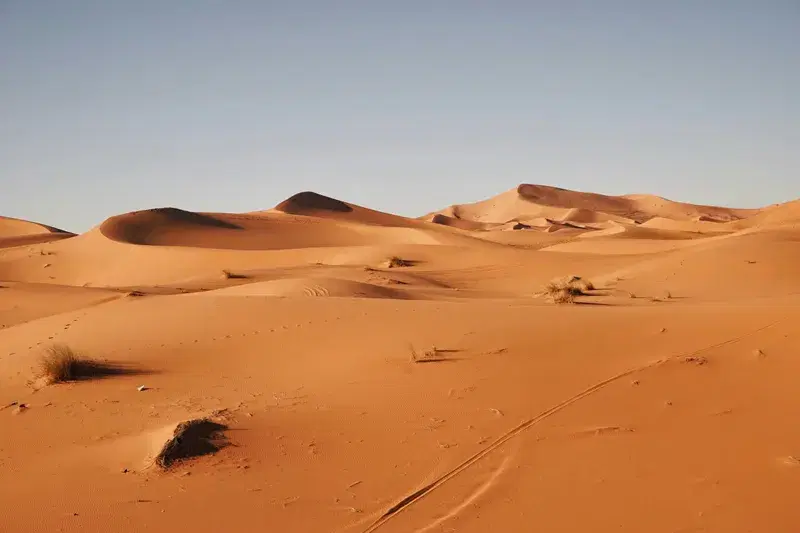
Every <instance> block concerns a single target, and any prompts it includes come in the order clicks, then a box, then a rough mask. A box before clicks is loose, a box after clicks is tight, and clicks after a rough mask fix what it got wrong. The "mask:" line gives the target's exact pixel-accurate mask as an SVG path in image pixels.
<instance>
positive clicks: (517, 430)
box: [363, 319, 784, 533]
mask: <svg viewBox="0 0 800 533" xmlns="http://www.w3.org/2000/svg"><path fill="white" fill-rule="evenodd" d="M783 320H784V319H780V320H776V321H775V322H772V323H770V324H767V325H766V326H762V327H760V328H758V329H755V330H753V331H750V332H748V333H744V334H742V335H740V336H738V337H734V338H732V339H728V340H726V341H722V342H718V343H716V344H712V345H710V346H706V347H704V348H699V349H697V350H694V351H691V352H682V353H679V354H675V355H671V356H668V357H665V358H662V359H658V360H656V361H652V362H650V363H647V364H645V365H641V366H638V367H635V368H631V369H629V370H626V371H624V372H622V373H619V374H616V375H614V376H612V377H610V378H608V379H605V380H603V381H600V382H599V383H596V384H594V385H592V386H591V387H589V388H587V389H584V390H583V391H581V392H579V393H578V394H576V395H574V396H571V397H570V398H567V399H566V400H564V401H562V402H561V403H559V404H556V405H555V406H553V407H551V408H549V409H547V410H546V411H543V412H542V413H540V414H538V415H536V416H534V417H533V418H529V419H528V420H526V421H524V422H522V423H521V424H519V425H517V426H516V427H514V428H512V429H511V430H509V431H508V432H506V433H505V434H503V435H502V436H500V437H499V438H498V439H497V440H495V441H494V442H492V443H491V444H489V445H488V446H487V447H486V448H484V449H483V450H480V451H479V452H477V453H475V454H474V455H472V456H470V457H468V458H467V459H465V460H464V461H463V462H461V463H460V464H458V465H457V466H455V467H454V468H452V469H451V470H450V471H448V472H446V473H445V474H443V475H441V476H440V477H438V478H437V479H435V480H434V481H432V482H431V483H429V484H428V485H425V486H424V487H422V488H421V489H419V490H417V491H415V492H413V493H411V494H409V495H408V496H406V497H405V498H403V499H402V500H400V501H399V502H397V503H396V504H395V505H393V506H392V507H390V508H389V509H388V510H387V511H386V512H384V513H383V514H382V515H381V516H380V517H379V518H378V519H377V520H375V521H374V522H372V523H371V524H370V525H369V526H368V527H367V528H366V529H364V530H363V533H371V532H373V531H376V530H377V529H378V528H380V527H381V526H383V525H384V524H386V523H387V522H388V521H389V520H391V519H392V518H394V517H395V516H397V515H398V514H399V513H401V512H402V511H404V510H406V509H408V508H409V507H410V506H411V505H413V504H414V503H416V502H418V501H420V500H421V499H422V498H424V497H425V496H427V495H428V494H430V493H431V492H433V491H434V490H436V489H437V488H439V487H440V486H442V485H443V484H445V483H446V482H448V481H449V480H451V479H453V478H454V477H456V476H457V475H458V474H460V473H461V472H463V471H464V470H466V469H467V468H469V467H470V466H472V465H473V464H475V463H477V462H478V461H480V460H481V459H483V458H484V457H486V456H487V455H489V454H490V453H491V452H493V451H494V450H496V449H497V448H499V447H500V446H502V445H503V444H505V443H506V442H508V441H509V440H511V439H513V438H514V437H516V436H517V435H519V434H521V433H522V432H523V431H525V430H526V429H529V428H530V427H532V426H534V425H536V424H538V423H539V422H541V421H542V420H545V419H546V418H549V417H551V416H553V415H554V414H556V413H558V412H559V411H562V410H564V409H565V408H566V407H568V406H570V405H572V404H574V403H576V402H578V401H580V400H582V399H584V398H586V397H587V396H591V395H592V394H594V393H595V392H597V391H599V390H601V389H603V388H605V387H606V386H608V385H610V384H612V383H614V382H616V381H619V380H620V379H623V378H625V377H628V376H630V375H632V374H635V373H637V372H642V371H644V370H648V369H650V368H655V367H657V366H660V365H663V364H664V363H667V362H668V361H671V360H674V359H678V358H680V357H691V356H694V355H699V354H702V353H704V352H707V351H709V350H713V349H715V348H720V347H722V346H727V345H729V344H733V343H736V342H739V341H741V340H743V339H745V338H747V337H750V336H752V335H756V334H758V333H761V332H762V331H765V330H767V329H770V328H772V327H773V326H775V325H777V324H778V323H780V322H782V321H783Z"/></svg>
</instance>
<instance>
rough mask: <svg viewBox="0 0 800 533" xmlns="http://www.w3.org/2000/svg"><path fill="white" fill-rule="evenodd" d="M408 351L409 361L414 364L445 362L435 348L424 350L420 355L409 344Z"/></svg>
mask: <svg viewBox="0 0 800 533" xmlns="http://www.w3.org/2000/svg"><path fill="white" fill-rule="evenodd" d="M409 349H410V351H411V360H412V361H413V362H415V363H434V362H437V361H444V360H445V358H444V357H443V356H442V355H441V352H440V350H438V349H437V348H436V346H431V348H430V349H429V350H425V351H424V352H422V353H419V352H417V350H416V349H415V348H414V346H413V345H411V344H410V345H409Z"/></svg>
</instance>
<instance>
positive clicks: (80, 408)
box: [0, 184, 800, 533]
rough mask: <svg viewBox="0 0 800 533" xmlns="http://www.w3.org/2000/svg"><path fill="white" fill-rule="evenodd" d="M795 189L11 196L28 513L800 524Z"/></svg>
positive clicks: (8, 229)
mask: <svg viewBox="0 0 800 533" xmlns="http://www.w3.org/2000/svg"><path fill="white" fill-rule="evenodd" d="M787 200H788V201H787V202H785V203H782V204H776V205H770V206H764V207H762V208H760V209H733V208H727V207H713V206H703V205H693V204H687V203H680V202H675V201H670V200H667V199H664V198H660V197H657V196H651V195H627V196H606V195H601V194H592V193H584V192H576V191H569V190H565V189H559V188H556V187H550V186H543V185H527V184H526V185H520V186H519V187H516V188H514V189H512V190H509V191H507V192H504V193H501V194H499V195H498V196H495V197H493V198H490V199H488V200H484V201H480V202H477V203H473V204H463V205H452V206H450V207H446V208H444V209H442V210H440V211H438V212H435V213H430V214H428V215H425V216H422V217H419V218H407V217H402V216H398V215H393V214H389V213H384V212H380V211H375V210H371V209H368V208H367V207H362V206H358V205H354V204H350V203H347V202H345V201H342V200H337V199H334V198H329V197H327V196H323V195H320V194H316V193H312V192H303V193H299V194H297V195H295V196H292V197H291V198H288V199H286V200H284V201H282V202H280V203H278V204H277V205H276V206H275V207H274V208H272V209H268V210H265V211H256V212H250V213H241V214H226V213H194V212H189V211H184V210H180V209H176V208H160V209H152V210H147V211H138V212H133V213H127V214H121V215H119V216H115V217H112V218H110V219H108V220H106V221H104V222H102V223H100V224H98V225H97V226H96V227H94V228H93V229H91V230H90V231H88V232H85V233H82V234H79V235H74V234H71V233H68V232H66V231H62V230H59V229H56V228H54V227H50V226H45V225H43V224H40V223H37V222H34V221H23V220H18V219H11V218H0V422H1V425H0V502H2V503H1V504H0V531H2V532H3V533H6V532H7V533H16V532H34V533H38V532H42V533H43V532H48V533H49V532H58V531H64V532H78V531H81V532H82V531H109V532H128V531H130V532H134V531H157V532H161V531H164V532H166V531H175V530H185V531H191V532H193V533H201V532H209V533H211V532H215V533H216V532H219V531H230V532H238V531H243V532H245V531H281V532H298V533H316V532H320V533H367V532H373V531H378V532H381V533H423V532H426V533H427V532H431V533H445V532H459V533H483V532H487V531H496V532H529V531H542V532H545V531H546V532H587V531H591V532H596V533H605V532H609V533H610V532H615V533H618V532H631V533H633V532H637V533H638V532H645V531H646V532H649V533H662V532H663V533H679V532H681V533H688V532H701V531H702V532H726V533H739V532H741V533H744V532H769V533H783V532H786V533H796V532H798V531H800V503H798V502H800V497H799V496H798V495H800V423H799V422H798V421H800V391H799V389H798V376H800V200H792V199H787ZM42 222H47V223H48V224H50V223H52V224H58V221H42ZM569 280H572V281H573V282H574V281H580V282H581V283H582V286H581V287H580V288H578V289H577V290H575V291H574V294H573V293H570V298H569V299H568V300H566V301H561V303H558V301H554V298H553V296H554V294H555V292H554V290H553V288H554V285H553V284H555V287H556V288H558V287H561V289H563V288H564V286H565V284H567V283H568V282H569ZM559 284H560V285H559ZM556 300H558V299H557V298H556ZM53 350H55V351H56V352H57V353H58V350H62V351H63V350H68V351H71V353H73V354H74V355H75V357H76V358H77V359H76V360H79V361H80V362H82V364H83V367H81V368H83V370H82V371H78V370H80V369H79V368H78V367H77V366H76V367H75V368H74V369H73V370H75V371H74V372H73V373H72V374H70V375H66V376H61V378H62V379H54V378H53V376H49V377H48V374H47V370H46V368H45V367H44V366H43V364H44V363H45V362H46V361H47V357H52V355H51V356H48V355H47V354H48V353H49V352H52V351H53ZM86 368H90V369H91V370H90V371H86ZM198 420H202V421H207V422H208V423H209V424H213V431H211V430H209V431H208V432H206V433H203V432H194V433H193V432H187V433H185V434H181V433H179V432H177V431H176V428H181V427H184V426H182V424H183V423H186V422H188V421H198ZM176 438H177V439H176ZM170 443H171V444H173V445H175V446H174V447H173V448H169V447H168V446H167V445H168V444H170ZM168 448H169V449H171V450H175V449H177V448H181V449H182V450H183V453H181V454H179V455H180V456H176V457H170V458H169V459H170V460H169V461H164V460H163V459H164V453H165V450H167V449H168Z"/></svg>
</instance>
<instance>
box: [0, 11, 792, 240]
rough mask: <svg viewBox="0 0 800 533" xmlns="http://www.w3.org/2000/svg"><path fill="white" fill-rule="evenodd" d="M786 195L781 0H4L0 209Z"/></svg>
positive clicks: (787, 59) (84, 218)
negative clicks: (532, 188)
mask: <svg viewBox="0 0 800 533" xmlns="http://www.w3.org/2000/svg"><path fill="white" fill-rule="evenodd" d="M521 182H530V183H543V184H550V185H556V186H561V187H565V188H574V189H579V190H589V191H594V192H602V193H607V194H626V193H654V194H659V195H661V196H666V197H669V198H672V199H676V200H684V201H693V202H698V203H715V204H722V205H732V206H737V207H754V206H760V205H766V204H770V203H775V202H779V201H786V200H790V199H793V198H797V197H798V196H800V3H799V2H798V1H797V0H784V1H781V0H751V1H739V0H716V1H715V0H704V1H695V0H676V1H658V2H657V1H652V2H648V1H640V0H629V1H618V0H603V1H599V0H585V1H577V0H563V1H562V0H542V1H535V0H530V1H527V2H522V1H515V2H512V1H502V0H500V1H497V2H483V1H482V2H477V1H470V0H460V1H444V0H443V1H440V2H434V1H432V0H425V1H416V0H406V1H403V2H389V1H380V0H364V1H358V2H357V1H347V0H319V1H312V0H285V1H270V0H226V1H223V0H218V1H211V0H113V1H112V0H69V1H68V0H0V214H3V215H7V216H15V217H20V218H27V219H32V220H36V221H40V222H45V223H49V224H53V225H56V226H60V227H64V228H65V229H70V230H73V231H84V230H86V229H88V228H89V227H91V226H94V225H96V224H98V223H99V222H101V221H102V220H103V219H104V218H106V217H108V216H111V215H114V214H118V213H121V212H126V211H131V210H135V209H143V208H150V207H160V206H176V207H181V208H184V209H191V210H205V211H229V212H237V211H248V210H256V209H265V208H269V207H272V206H273V205H275V204H276V203H278V202H279V201H281V200H283V199H284V198H285V197H287V196H289V195H291V194H293V193H295V192H298V191H301V190H314V191H317V192H321V193H323V194H327V195H330V196H334V197H337V198H340V199H342V200H346V201H350V202H355V203H358V204H362V205H366V206H369V207H373V208H376V209H382V210H386V211H391V212H395V213H399V214H404V215H409V216H418V215H422V214H424V213H426V212H428V211H431V210H435V209H438V208H442V207H445V206H447V205H449V204H452V203H461V202H468V201H476V200H481V199H484V198H487V197H489V196H492V195H494V194H497V193H499V192H501V191H504V190H507V189H510V188H512V187H514V186H516V185H517V184H518V183H521Z"/></svg>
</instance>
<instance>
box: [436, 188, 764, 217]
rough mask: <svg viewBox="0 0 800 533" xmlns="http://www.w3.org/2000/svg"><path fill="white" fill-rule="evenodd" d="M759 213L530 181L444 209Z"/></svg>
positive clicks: (472, 212)
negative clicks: (574, 188) (585, 191)
mask: <svg viewBox="0 0 800 533" xmlns="http://www.w3.org/2000/svg"><path fill="white" fill-rule="evenodd" d="M757 212H758V210H752V209H729V208H722V207H714V206H701V205H694V204H687V203H681V202H673V201H671V200H667V199H665V198H660V197H657V196H651V195H626V196H607V195H603V194H594V193H584V192H577V191H570V190H567V189H559V188H557V187H549V186H544V185H530V184H522V185H520V186H518V187H517V188H515V189H512V190H510V191H507V192H505V193H502V194H500V195H498V196H495V197H494V198H490V199H488V200H484V201H482V202H477V203H474V204H465V205H454V206H450V207H448V208H447V209H445V210H443V211H441V213H442V214H445V215H449V216H455V217H457V218H460V219H462V220H470V221H478V222H501V223H502V222H507V221H508V220H510V219H512V218H519V217H547V218H551V219H554V220H559V221H572V222H587V223H588V222H602V221H608V220H614V221H617V222H637V223H642V222H646V221H647V220H649V219H651V218H653V217H662V218H668V219H673V220H695V219H697V220H700V219H702V220H713V221H717V222H730V221H734V220H739V219H742V218H746V217H749V216H752V215H754V214H756V213H757ZM429 216H430V215H429Z"/></svg>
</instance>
